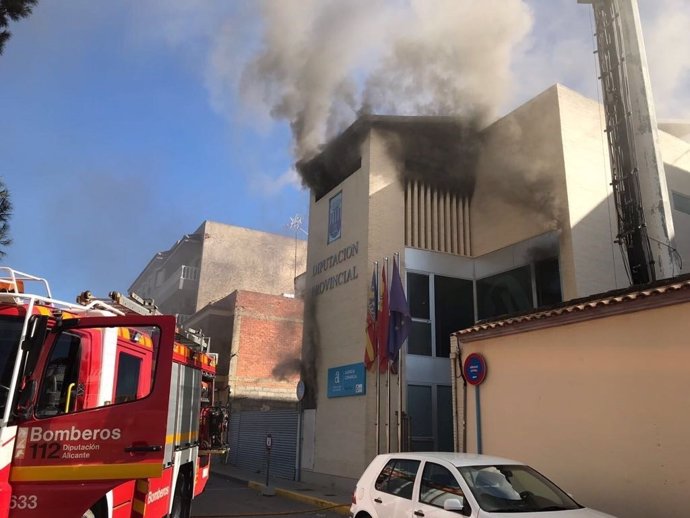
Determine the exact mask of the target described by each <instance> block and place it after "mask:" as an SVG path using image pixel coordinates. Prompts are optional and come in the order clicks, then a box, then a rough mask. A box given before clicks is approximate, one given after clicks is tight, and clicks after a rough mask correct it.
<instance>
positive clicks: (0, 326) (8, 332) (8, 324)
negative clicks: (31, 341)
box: [0, 317, 24, 411]
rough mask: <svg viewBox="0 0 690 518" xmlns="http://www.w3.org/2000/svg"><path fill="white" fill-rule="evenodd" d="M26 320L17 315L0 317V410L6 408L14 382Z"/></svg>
mask: <svg viewBox="0 0 690 518" xmlns="http://www.w3.org/2000/svg"><path fill="white" fill-rule="evenodd" d="M23 324H24V320H23V319H21V318H17V317H0V411H4V410H5V403H6V401H7V390H8V389H2V387H9V386H10V385H11V384H12V372H13V371H14V362H15V359H16V357H17V350H18V349H19V337H20V336H21V334H22V326H23Z"/></svg>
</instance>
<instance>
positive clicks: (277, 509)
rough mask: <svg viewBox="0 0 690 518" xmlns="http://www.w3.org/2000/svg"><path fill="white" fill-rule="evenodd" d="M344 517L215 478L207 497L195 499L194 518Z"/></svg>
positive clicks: (212, 478)
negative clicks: (253, 517)
mask: <svg viewBox="0 0 690 518" xmlns="http://www.w3.org/2000/svg"><path fill="white" fill-rule="evenodd" d="M240 516H243V517H244V516H246V517H250V516H261V517H264V518H269V517H275V518H285V517H288V518H289V517H290V516H294V517H296V518H300V517H307V518H343V516H342V515H340V514H337V513H334V512H333V511H319V510H315V509H314V506H311V505H308V504H305V503H302V502H297V501H294V500H289V499H287V498H283V497H280V496H262V495H261V493H260V492H258V491H257V490H255V489H251V488H249V487H247V486H246V485H244V484H240V483H238V482H234V481H231V480H227V479H224V478H221V477H211V479H210V480H209V482H208V485H207V486H206V490H205V491H204V492H203V494H202V495H201V496H199V497H197V498H195V499H194V503H193V504H192V517H193V518H226V517H227V518H231V517H240Z"/></svg>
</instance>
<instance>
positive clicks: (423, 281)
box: [407, 273, 431, 320]
mask: <svg viewBox="0 0 690 518" xmlns="http://www.w3.org/2000/svg"><path fill="white" fill-rule="evenodd" d="M407 293H408V298H409V301H410V315H411V316H412V318H420V319H425V320H428V319H429V318H430V315H431V311H430V309H429V276H428V275H424V274H421V273H408V274H407Z"/></svg>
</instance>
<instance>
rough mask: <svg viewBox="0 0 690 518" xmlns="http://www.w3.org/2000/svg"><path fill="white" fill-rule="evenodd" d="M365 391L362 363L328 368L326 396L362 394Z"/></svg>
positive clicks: (365, 383) (365, 380) (364, 372)
mask: <svg viewBox="0 0 690 518" xmlns="http://www.w3.org/2000/svg"><path fill="white" fill-rule="evenodd" d="M366 393H367V376H366V371H365V370H364V363H353V364H352V365H343V366H342V367H333V368H332V369H328V397H343V396H363V395H364V394H366Z"/></svg>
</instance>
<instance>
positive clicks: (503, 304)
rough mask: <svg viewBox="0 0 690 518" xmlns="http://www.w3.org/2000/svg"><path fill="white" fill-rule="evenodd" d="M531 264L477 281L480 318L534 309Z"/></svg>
mask: <svg viewBox="0 0 690 518" xmlns="http://www.w3.org/2000/svg"><path fill="white" fill-rule="evenodd" d="M532 307H533V304H532V281H531V275H530V269H529V266H523V267H521V268H516V269H515V270H511V271H509V272H503V273H499V274H498V275H492V276H491V277H486V278H484V279H480V280H478V281H477V310H478V313H479V315H478V318H479V320H483V319H486V318H493V317H498V316H501V315H510V314H514V313H519V312H521V311H526V310H528V309H532Z"/></svg>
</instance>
